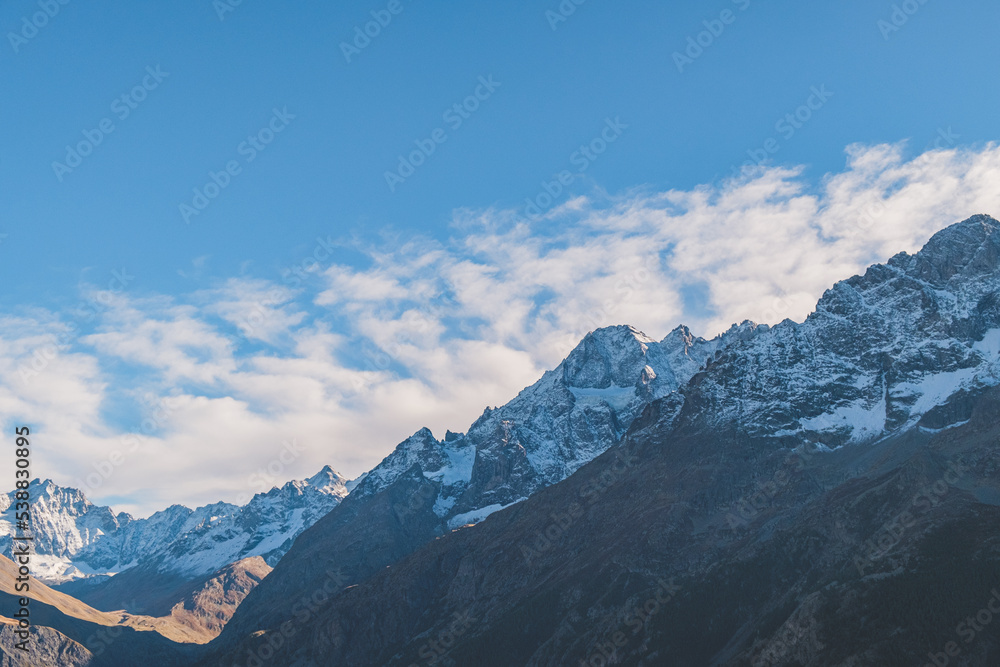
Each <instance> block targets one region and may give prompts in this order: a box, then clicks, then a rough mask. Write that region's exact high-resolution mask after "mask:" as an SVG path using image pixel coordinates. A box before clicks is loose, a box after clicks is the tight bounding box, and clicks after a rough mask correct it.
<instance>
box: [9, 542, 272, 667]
mask: <svg viewBox="0 0 1000 667" xmlns="http://www.w3.org/2000/svg"><path fill="white" fill-rule="evenodd" d="M270 571H271V568H270V567H269V566H268V565H267V564H266V563H265V562H264V560H263V559H262V558H261V557H260V556H255V557H253V558H247V559H244V560H241V561H239V562H236V563H233V564H231V565H228V566H226V567H225V568H222V569H221V570H219V571H218V572H215V573H213V574H212V575H211V576H209V577H208V578H207V579H206V580H205V581H202V582H199V583H198V584H196V585H194V586H191V587H190V589H189V591H188V592H187V594H186V595H184V596H183V598H182V599H181V600H180V601H179V602H178V603H177V604H175V605H174V607H173V608H172V609H170V611H169V613H167V614H165V615H163V616H161V617H152V616H143V615H136V614H131V613H128V612H127V611H124V610H116V611H110V612H109V611H100V610H98V609H95V608H93V607H91V606H89V605H87V604H85V603H84V602H81V601H80V600H78V599H76V598H74V597H72V596H70V595H67V594H65V593H63V592H60V591H57V590H54V589H52V588H49V587H48V586H46V585H45V584H43V583H41V582H38V581H32V582H31V588H30V590H29V591H28V592H27V593H26V594H25V593H24V592H19V591H17V590H16V588H15V583H16V577H17V568H16V566H15V565H14V563H13V562H11V561H10V560H9V559H7V558H5V557H2V556H0V602H2V603H3V607H2V608H3V609H10V610H12V611H13V610H15V609H18V608H19V604H18V603H17V600H18V598H19V597H21V596H23V595H27V597H29V598H30V599H31V603H30V606H29V609H30V610H31V619H32V623H33V629H32V635H31V639H30V646H31V652H30V653H29V654H28V655H25V654H24V653H23V652H22V651H20V650H18V649H16V648H15V646H14V645H15V644H16V643H17V642H18V641H20V640H18V639H17V638H16V636H15V635H14V634H13V632H11V629H12V627H11V626H12V625H13V620H12V619H9V618H3V617H0V626H3V627H0V656H3V658H4V660H3V661H2V663H0V664H4V665H7V664H14V665H19V664H27V665H38V664H52V665H91V666H93V667H97V666H98V665H123V664H135V662H136V656H140V655H142V656H144V658H149V657H156V659H157V664H164V665H168V664H177V665H181V664H187V663H189V662H190V660H191V658H192V656H193V655H194V652H195V646H194V645H196V644H204V643H206V642H208V641H210V640H211V639H212V638H214V637H216V636H217V635H218V634H219V632H221V630H222V628H223V626H225V624H226V622H227V621H228V620H229V619H230V617H231V616H232V614H233V611H234V610H235V609H236V607H237V606H238V605H239V604H240V602H242V600H243V599H244V598H245V597H246V595H247V594H248V593H249V592H250V591H251V590H253V589H254V588H255V587H256V586H257V584H259V583H260V582H261V580H263V578H264V577H265V576H267V574H268V573H269V572H270ZM134 594H135V595H142V594H143V591H142V590H136V591H134ZM147 652H148V655H147Z"/></svg>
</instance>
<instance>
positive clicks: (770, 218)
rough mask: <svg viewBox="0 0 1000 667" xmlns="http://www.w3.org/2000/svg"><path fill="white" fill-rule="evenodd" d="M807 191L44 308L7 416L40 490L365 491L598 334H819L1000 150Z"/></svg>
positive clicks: (482, 227) (565, 216) (486, 236)
mask: <svg viewBox="0 0 1000 667" xmlns="http://www.w3.org/2000/svg"><path fill="white" fill-rule="evenodd" d="M804 174H805V169H804V168H797V169H789V168H781V167H766V168H762V169H760V170H758V171H756V172H755V173H753V174H747V175H745V176H744V177H743V178H742V179H740V180H734V181H728V182H725V183H722V184H719V185H713V186H704V187H700V188H697V189H694V190H691V191H669V192H649V191H646V190H637V191H634V192H629V193H624V194H621V195H619V196H616V197H613V198H601V199H599V200H595V199H590V198H585V197H579V198H576V199H573V200H570V201H566V202H563V203H562V205H561V206H558V207H557V208H554V209H552V210H551V211H549V212H548V213H547V214H546V215H545V216H544V217H542V218H537V219H526V218H524V217H522V216H521V215H520V214H519V213H518V212H516V211H510V210H495V209H490V210H480V211H467V210H466V211H458V212H456V214H455V225H454V230H455V234H454V236H453V238H451V239H448V240H435V239H427V238H407V239H402V240H398V239H397V240H395V241H394V242H392V243H387V244H382V245H379V246H377V247H376V246H366V247H360V248H356V249H359V250H361V251H363V252H364V254H365V255H366V256H367V258H368V260H369V261H368V263H367V264H366V266H365V267H364V268H361V269H359V268H356V267H351V266H343V265H334V266H330V267H328V268H326V269H325V270H323V271H322V272H316V273H314V274H313V277H314V278H315V277H317V276H318V277H319V278H320V281H319V282H318V283H317V282H316V281H315V280H314V281H299V280H295V281H286V282H285V283H283V284H279V283H276V282H273V281H268V280H264V279H260V278H252V277H251V278H247V277H241V278H230V279H226V280H222V281H219V282H218V283H217V284H215V285H214V286H213V287H211V288H209V289H204V290H200V291H197V292H194V293H190V294H181V295H151V294H135V293H132V292H130V291H129V290H128V289H123V290H119V291H107V290H105V291H102V292H86V293H85V297H86V301H87V302H88V303H89V304H91V307H89V308H87V309H84V310H83V311H80V310H79V309H77V310H74V311H71V312H51V311H47V310H44V309H40V308H37V307H35V308H25V309H24V310H23V312H18V313H13V314H10V315H8V316H7V317H4V318H2V319H0V369H2V371H3V372H2V373H0V378H2V382H0V419H2V421H3V424H4V428H5V429H7V431H6V432H8V433H11V432H13V430H12V429H13V426H14V425H15V424H20V423H30V424H33V425H34V426H35V427H36V432H37V435H36V439H35V447H36V450H35V460H34V464H33V466H34V472H35V474H36V475H38V476H41V477H50V478H52V479H54V480H55V481H56V482H57V483H60V484H65V485H70V486H80V487H83V488H84V490H85V491H86V492H87V493H88V495H89V496H90V497H91V498H92V499H94V500H95V501H102V500H103V501H105V502H109V501H110V502H113V503H114V504H115V506H116V507H118V508H122V509H128V510H130V511H133V512H136V513H138V514H148V513H150V512H152V511H154V510H156V509H161V508H162V507H165V506H166V505H168V504H171V503H175V502H180V503H185V504H189V505H197V504H204V503H207V502H214V501H217V500H229V501H237V500H243V501H245V499H246V498H247V497H248V496H249V495H251V494H253V493H256V492H259V491H265V490H267V488H269V486H268V485H267V484H264V483H262V482H261V479H264V480H265V481H266V482H273V483H274V484H281V483H283V482H284V481H287V480H288V479H292V478H301V477H304V476H308V475H311V474H313V473H315V472H316V470H318V469H319V468H320V467H321V466H322V465H324V464H331V465H333V467H334V468H337V469H339V470H341V471H342V472H344V473H345V474H347V475H348V476H352V477H353V476H356V475H358V474H360V473H361V472H364V471H365V470H367V469H369V468H370V467H372V466H373V465H375V464H376V463H378V461H379V460H381V458H382V457H383V456H385V455H386V454H387V453H388V452H389V451H391V449H392V448H393V447H394V446H395V444H396V443H397V442H399V441H400V440H402V439H404V438H405V437H406V436H408V435H409V434H411V433H412V432H413V431H415V430H417V429H418V428H420V427H421V426H429V427H431V429H432V430H434V432H435V433H436V434H438V435H439V436H440V435H442V434H443V431H444V429H445V428H451V429H452V430H462V429H464V428H465V427H466V426H467V425H468V424H469V423H470V422H471V421H472V420H473V419H475V417H477V416H478V415H479V414H480V413H481V412H482V410H483V408H484V407H486V406H492V405H499V404H502V403H504V402H506V401H507V400H509V399H510V398H512V397H513V396H514V395H515V394H516V393H517V392H518V391H519V390H520V389H521V388H523V387H524V386H526V385H528V384H530V383H532V382H533V381H534V380H536V379H537V378H538V377H539V376H540V375H541V373H542V372H544V371H545V370H546V369H549V368H552V367H554V366H555V365H556V364H557V363H558V362H559V361H560V360H561V359H562V358H563V357H564V356H565V355H566V354H567V353H568V352H569V350H570V349H572V347H573V346H574V345H575V344H576V343H577V342H578V341H579V339H580V338H581V337H582V336H583V335H584V334H586V333H587V332H588V331H590V330H592V329H594V328H596V327H599V326H605V325H610V324H620V323H628V324H633V325H635V326H636V327H638V328H640V329H642V330H644V331H645V332H646V333H648V334H650V335H653V336H656V337H661V336H663V335H665V334H666V333H667V332H668V331H669V330H670V329H672V328H673V327H674V326H676V325H677V324H680V323H685V324H688V325H689V326H691V327H692V329H694V330H695V332H696V333H700V334H701V335H705V336H706V337H709V336H712V335H715V334H717V333H719V332H721V331H723V330H724V329H726V328H727V327H728V326H729V325H730V324H731V323H733V322H737V321H741V320H744V319H751V320H755V321H758V322H767V323H774V322H777V321H780V320H782V319H785V318H786V317H787V318H792V319H801V318H803V317H804V316H805V315H807V314H808V313H809V312H810V310H811V309H812V308H813V306H814V305H815V302H816V300H817V299H818V298H819V296H820V295H821V294H822V293H823V291H824V290H826V289H827V288H829V287H830V286H831V285H832V284H833V283H834V282H835V281H837V280H840V279H843V278H846V277H848V276H850V275H852V274H855V273H858V272H860V271H863V269H864V268H865V267H866V266H867V265H869V264H871V263H874V262H882V261H885V260H886V259H888V257H890V256H891V255H893V254H895V253H896V252H899V251H910V252H912V251H915V250H917V249H918V248H919V247H920V246H921V245H922V244H923V243H924V242H925V241H926V240H927V239H928V238H929V237H930V235H931V234H933V233H934V232H936V231H937V230H939V229H941V228H943V227H945V226H947V225H949V224H951V223H953V222H956V221H958V220H961V219H964V218H966V217H968V216H970V215H972V214H975V213H991V214H1000V188H997V186H996V184H997V183H1000V148H998V147H997V146H996V145H993V144H990V145H987V146H982V147H976V148H961V149H950V150H933V151H930V152H927V153H924V154H922V155H919V156H917V157H914V158H907V157H905V147H904V146H902V145H879V146H850V147H848V149H847V162H846V165H845V167H844V169H843V171H841V172H839V173H835V174H827V175H825V176H824V177H823V178H822V179H820V180H819V181H811V180H810V179H808V178H807V177H806V176H805V175H804ZM287 450H292V451H298V452H300V453H299V454H297V456H296V458H295V460H294V461H292V462H291V463H288V462H287V461H288V459H289V456H288V455H287V453H286V454H284V455H283V452H286V451H287ZM261 472H263V473H264V474H263V475H261ZM264 487H267V488H264Z"/></svg>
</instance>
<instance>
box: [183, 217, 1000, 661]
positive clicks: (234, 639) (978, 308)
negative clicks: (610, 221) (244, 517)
mask: <svg viewBox="0 0 1000 667" xmlns="http://www.w3.org/2000/svg"><path fill="white" fill-rule="evenodd" d="M998 298H1000V223H998V222H997V221H996V220H994V219H993V218H990V217H988V216H975V217H973V218H970V219H969V220H966V221H964V222H961V223H958V224H956V225H952V226H951V227H949V228H947V229H945V230H943V231H942V232H940V233H938V234H937V235H935V236H934V237H933V238H932V239H931V240H930V241H929V242H928V243H927V244H926V246H925V247H924V248H923V249H922V250H921V251H920V252H919V253H917V254H915V255H907V254H900V255H897V256H895V257H893V258H892V259H890V260H889V261H888V262H887V263H886V264H884V265H876V266H873V267H871V268H870V269H869V270H868V271H867V272H866V273H865V274H864V275H863V276H857V277H854V278H851V279H849V280H846V281H843V282H841V283H838V284H837V285H835V286H834V287H833V288H832V289H831V290H829V291H828V292H827V293H826V294H824V296H823V297H822V299H821V300H820V301H819V303H818V305H817V308H816V310H815V312H814V313H812V314H811V315H809V317H807V318H806V320H805V321H804V322H802V323H794V322H791V321H785V322H782V323H780V324H778V325H776V326H774V327H766V326H755V325H752V324H750V323H745V324H744V325H741V326H740V327H737V328H734V329H733V330H731V331H730V332H727V334H726V335H724V336H723V337H721V338H720V339H717V340H716V341H713V342H711V343H710V342H706V341H703V340H701V339H694V338H693V337H689V336H687V335H678V336H676V339H687V340H689V341H691V342H690V344H688V343H685V345H684V346H683V348H682V349H683V352H682V353H681V355H680V358H681V359H683V360H685V361H687V360H690V363H689V364H687V363H686V364H683V365H682V364H677V365H675V364H674V363H668V364H667V365H666V366H663V364H662V360H664V359H666V360H668V361H670V360H676V359H677V358H678V348H677V347H673V348H671V347H669V346H667V347H666V349H664V343H666V342H667V341H666V340H665V341H664V342H663V343H661V344H656V345H655V347H654V342H653V341H652V340H650V339H648V338H646V337H645V336H641V335H640V334H638V332H635V331H634V330H632V329H630V328H627V327H618V328H612V329H607V330H601V331H598V332H594V333H593V334H591V335H590V336H588V339H585V341H584V343H581V345H580V347H578V348H577V349H576V350H574V352H573V354H571V355H570V357H569V358H567V360H566V361H564V362H563V364H560V366H559V367H558V368H557V369H556V370H555V371H552V372H551V373H548V374H546V376H545V377H543V378H542V380H540V381H539V382H538V383H536V385H533V386H532V387H531V388H529V389H527V390H525V391H524V392H522V394H520V395H519V396H518V398H517V399H515V400H514V401H512V402H511V403H510V404H508V405H507V406H504V408H501V409H499V410H488V411H487V412H486V413H485V414H484V415H483V417H482V418H480V420H478V421H477V422H476V423H475V424H474V425H473V426H472V427H471V428H470V429H469V432H468V434H466V435H460V436H455V435H452V434H449V436H447V437H446V438H445V440H444V441H435V440H434V439H433V437H432V436H431V435H430V434H429V433H428V432H419V433H418V434H416V435H415V436H413V437H412V438H410V439H409V440H407V441H406V442H404V443H403V444H401V445H400V447H398V448H397V450H396V451H395V452H394V453H393V454H392V455H390V457H388V458H387V459H386V461H384V462H383V464H382V466H380V467H382V470H381V471H379V468H376V469H375V470H374V471H373V472H372V473H370V474H369V475H368V476H366V477H365V478H364V480H362V482H361V483H360V484H359V486H358V488H357V490H356V492H355V493H352V494H351V495H350V496H348V498H347V499H345V501H344V502H343V503H342V504H341V505H340V506H338V508H337V509H335V510H334V511H332V512H331V513H330V514H329V515H327V516H326V517H325V518H324V519H323V520H321V521H319V522H317V524H316V525H315V526H313V527H312V528H311V529H309V530H307V531H305V532H304V533H303V534H302V535H301V536H300V537H299V539H298V540H297V541H296V543H295V544H294V545H293V547H292V549H290V550H289V552H288V553H287V554H286V556H285V558H283V559H282V560H281V562H279V563H278V566H277V567H276V568H275V571H274V572H273V573H272V574H271V575H270V576H269V577H268V578H267V579H266V580H265V581H264V582H263V583H262V584H261V586H259V587H258V588H256V589H255V590H254V591H253V592H252V593H251V594H250V595H249V596H248V597H247V599H246V600H245V602H244V604H243V605H241V607H240V608H239V609H238V610H237V612H236V614H235V615H234V617H233V619H232V621H231V622H230V624H229V625H228V626H227V627H226V629H225V630H224V631H223V634H222V635H221V636H220V637H219V639H218V640H216V641H215V642H213V643H212V644H211V645H210V650H211V653H210V657H208V658H206V659H205V660H204V661H203V663H202V664H205V665H208V664H216V662H217V661H223V660H228V659H229V658H230V657H233V656H235V655H240V656H244V655H246V654H247V653H248V652H249V653H250V654H251V655H252V654H259V653H260V652H262V651H266V650H268V642H271V643H272V644H274V643H276V642H277V641H279V640H280V637H279V636H278V634H276V631H277V629H278V628H279V626H281V624H282V623H283V622H285V621H286V620H291V621H292V624H293V626H292V627H293V628H294V630H295V634H296V639H295V645H294V647H292V648H289V649H288V650H287V651H283V652H280V653H278V654H276V655H275V656H274V657H273V658H272V660H271V663H270V664H278V665H280V664H291V663H292V662H293V661H295V664H297V665H313V664H329V663H330V662H335V663H338V664H359V665H361V664H402V665H407V664H411V662H412V661H417V660H423V661H424V662H425V663H437V662H442V664H473V663H474V664H482V665H490V664H498V665H500V664H532V665H543V664H545V665H547V664H577V662H579V661H583V662H585V663H589V664H597V662H594V661H595V660H598V659H599V661H601V664H685V665H689V664H690V665H697V664H753V665H758V664H776V665H786V664H787V665H793V664H821V665H827V664H829V665H861V664H901V663H912V664H919V663H921V662H922V661H926V660H927V659H928V656H931V659H932V661H933V660H940V658H939V655H945V654H944V653H941V651H944V650H946V649H945V648H944V647H945V646H948V647H949V648H948V649H947V650H949V651H951V650H952V648H953V647H951V645H950V644H948V642H949V641H950V640H952V639H955V637H956V632H958V631H956V629H955V628H956V625H957V624H959V623H961V621H962V618H963V616H962V614H966V615H967V614H968V613H969V612H970V611H971V612H975V611H976V610H977V609H979V608H980V607H981V606H982V605H984V604H986V603H987V602H988V600H991V599H992V598H991V597H990V590H991V586H1000V565H998V563H1000V541H998V538H997V535H1000V530H998V529H1000V509H998V508H1000V485H998V482H997V479H998V477H997V471H998V470H1000V448H998V446H997V443H998V441H1000V427H998V426H997V424H998V423H1000V419H997V417H998V416H1000V390H998V389H997V388H996V386H997V385H998V384H1000V381H998V378H997V370H998V368H1000V360H998V352H1000V302H998ZM679 332H680V334H684V331H683V330H679ZM669 338H670V337H669V336H668V339H669ZM633 341H634V343H633ZM636 349H638V350H639V353H636V352H635V350H636ZM660 352H664V354H660ZM657 365H659V368H658V367H657ZM647 368H648V370H647ZM623 369H624V370H623ZM668 371H669V372H668ZM631 373H636V375H634V376H633V375H631ZM671 376H672V377H673V382H671V381H670V380H669V378H671ZM630 377H634V378H635V379H634V380H633V381H632V382H631V383H630V382H629V378H630ZM660 378H663V380H662V382H657V380H659V379H660ZM630 385H631V386H632V391H629V392H626V391H625V388H627V387H629V386H630ZM581 389H583V390H584V391H582V392H581V391H579V390H581ZM626 397H627V399H628V400H627V401H626ZM591 401H593V402H595V403H597V404H598V407H593V406H592V404H590V402H591ZM623 433H624V437H623V438H621V440H619V437H618V436H620V435H621V434H623ZM567 434H568V437H569V439H566V436H567ZM470 445H475V453H474V455H473V454H472V453H471V452H470V451H469V449H468V448H469V447H470ZM602 452H603V453H602ZM590 459H593V460H592V461H590V462H589V463H588V462H587V461H588V460H590ZM466 471H468V472H466ZM567 476H568V477H567ZM563 478H565V479H563ZM369 480H371V481H369ZM560 480H562V481H560ZM526 496H527V497H528V499H527V500H522V499H523V498H524V497H526ZM486 515H489V518H486V519H485V520H484V521H480V522H479V523H478V525H475V526H470V527H465V528H460V529H457V530H450V529H453V528H457V527H459V526H460V525H462V524H464V523H466V522H467V520H468V519H472V520H471V521H468V522H469V523H474V522H475V520H476V519H480V520H481V519H482V518H483V517H484V516H486ZM435 538H437V539H435ZM387 566H388V567H387ZM315 591H325V592H326V593H327V594H328V595H325V596H324V600H325V602H324V603H323V604H317V605H314V606H313V607H307V612H306V613H302V614H295V613H294V612H293V609H292V605H291V604H290V602H294V601H300V600H303V599H308V595H309V594H310V593H311V592H315ZM327 597H328V598H329V599H328V600H327ZM980 598H981V599H980ZM298 611H300V612H301V611H302V607H301V605H300V606H299V607H298ZM977 633H978V637H977V636H976V635H977ZM996 634H997V629H996V628H993V629H992V630H991V631H990V632H985V631H982V629H981V631H974V632H973V639H975V640H977V641H976V643H975V645H974V646H964V645H963V646H962V647H961V648H960V651H962V652H963V653H962V657H961V661H956V662H959V664H970V665H971V664H975V665H980V664H996V663H997V661H998V660H1000V655H998V653H997V650H998V647H1000V640H998V638H997V637H996ZM970 643H971V640H970ZM956 646H957V644H956ZM934 656H938V657H934ZM952 657H954V654H952ZM945 658H946V659H947V658H948V656H947V655H945ZM939 664H940V663H939Z"/></svg>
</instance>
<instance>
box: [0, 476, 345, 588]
mask: <svg viewBox="0 0 1000 667" xmlns="http://www.w3.org/2000/svg"><path fill="white" fill-rule="evenodd" d="M346 483H347V480H345V479H344V478H343V477H341V476H340V475H339V474H338V473H336V472H334V471H333V470H332V469H331V468H330V467H329V466H328V467H326V468H324V469H323V470H321V471H320V472H319V473H318V474H316V475H315V476H313V477H311V478H309V479H307V480H302V481H292V482H288V483H287V484H285V485H284V486H282V487H280V488H278V487H275V488H273V489H271V490H270V491H268V492H267V493H259V494H257V495H255V496H254V497H253V498H252V499H251V500H250V502H249V503H247V504H246V505H245V506H243V507H238V506H236V505H232V504H229V503H215V504H213V505H206V506H204V507H199V508H197V509H194V510H192V509H189V508H187V507H183V506H181V505H174V506H172V507H169V508H167V509H166V510H163V511H161V512H157V513H155V514H153V515H152V516H150V517H149V518H148V519H134V518H132V517H131V516H130V515H128V514H126V513H118V514H116V513H114V512H113V511H112V510H111V509H110V508H108V507H98V506H96V505H94V504H93V503H91V502H90V501H89V500H87V498H86V497H85V496H84V494H83V493H82V492H80V491H78V490H76V489H69V488H62V487H59V486H57V485H56V484H53V483H52V482H51V481H49V480H45V481H38V480H35V481H33V482H32V483H31V486H30V491H31V494H32V501H33V502H32V522H33V527H34V535H35V548H36V552H37V553H36V555H35V557H34V560H33V563H32V565H33V575H34V576H37V577H38V578H40V579H42V580H43V581H47V582H49V583H59V582H65V581H71V580H75V579H80V578H86V577H92V576H94V575H107V574H113V573H118V572H122V571H124V570H128V569H130V568H136V567H138V566H144V568H145V571H147V574H148V570H149V567H150V563H152V564H153V569H155V570H156V571H157V572H159V573H161V574H163V575H165V577H166V578H168V579H169V578H171V577H172V578H173V579H176V580H177V581H178V582H185V581H191V580H194V579H197V578H199V577H204V576H207V575H209V574H211V573H213V572H215V571H216V570H218V569H219V568H221V567H223V566H225V565H228V564H230V563H233V562H235V561H237V560H240V559H243V558H248V557H251V556H261V557H263V558H264V560H265V561H267V562H269V563H271V564H274V563H276V562H277V561H278V559H279V558H280V557H281V556H282V555H283V554H284V553H285V552H286V551H287V550H288V548H289V547H290V546H291V544H292V541H293V540H294V539H295V537H297V536H298V535H299V534H300V533H301V532H302V531H303V530H305V529H306V528H308V527H309V526H311V525H312V524H313V523H315V522H316V521H317V520H319V518H320V517H322V516H323V515H324V514H326V513H327V512H329V511H330V510H331V509H333V508H334V507H336V506H337V504H339V503H340V501H341V499H342V498H343V497H344V496H346V495H347V486H346ZM12 497H13V494H3V495H0V553H3V554H7V555H9V554H10V553H11V537H10V536H11V534H12V524H13V514H12V509H11V501H12ZM100 579H101V578H100V577H98V580H100ZM95 581H96V580H95ZM85 589H86V587H85V586H78V587H77V588H75V589H74V591H73V592H74V593H78V592H80V591H83V590H85Z"/></svg>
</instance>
